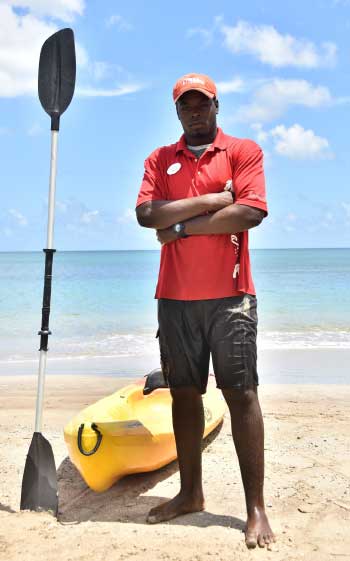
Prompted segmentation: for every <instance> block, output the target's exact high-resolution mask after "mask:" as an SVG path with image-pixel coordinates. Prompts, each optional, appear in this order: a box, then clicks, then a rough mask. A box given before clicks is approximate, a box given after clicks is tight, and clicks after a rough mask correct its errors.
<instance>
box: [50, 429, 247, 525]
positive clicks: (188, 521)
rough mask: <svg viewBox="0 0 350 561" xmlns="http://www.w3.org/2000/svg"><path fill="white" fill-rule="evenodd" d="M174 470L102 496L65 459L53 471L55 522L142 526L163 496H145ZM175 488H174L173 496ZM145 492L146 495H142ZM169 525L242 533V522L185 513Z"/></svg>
mask: <svg viewBox="0 0 350 561" xmlns="http://www.w3.org/2000/svg"><path fill="white" fill-rule="evenodd" d="M222 425H223V423H222V422H221V423H220V425H218V427H216V429H214V430H213V432H212V433H211V434H209V435H208V436H207V437H206V438H205V439H204V440H203V445H202V450H204V449H205V448H207V446H209V445H210V444H211V443H212V442H213V441H214V440H215V438H216V437H217V436H218V434H219V433H220V430H221V428H222ZM176 471H178V462H177V460H176V461H174V462H172V463H170V464H168V465H167V466H164V467H163V468H161V469H158V470H156V471H153V472H150V473H140V474H134V475H128V476H126V477H124V478H123V479H121V480H119V481H118V482H117V483H116V484H115V485H114V486H113V487H111V488H110V489H108V490H107V491H104V492H102V493H96V492H95V491H92V490H91V489H90V488H89V487H88V486H87V485H86V483H85V481H84V480H83V478H82V477H81V475H80V473H79V472H78V470H77V469H76V468H75V466H74V465H73V464H72V462H71V461H70V459H69V458H68V457H67V458H65V459H64V460H63V462H62V463H61V465H60V467H59V468H58V470H57V478H58V490H59V512H58V520H59V522H60V523H61V524H79V523H80V522H86V521H92V522H133V523H136V524H146V515H147V513H148V511H149V510H150V509H151V508H153V507H154V506H157V505H158V504H160V503H161V502H163V501H166V500H168V498H167V497H158V496H152V495H149V494H148V491H150V490H151V489H153V488H154V487H155V486H156V485H157V484H158V483H159V482H161V481H164V480H165V479H167V478H169V477H170V476H171V475H173V474H174V473H175V472H176ZM177 491H178V489H177V488H176V489H174V495H175V494H176V492H177ZM146 493H147V495H146ZM169 523H170V524H176V525H184V526H187V525H191V526H197V527H202V528H205V527H207V526H225V527H231V528H235V529H237V530H242V531H243V530H244V526H245V522H244V521H243V520H241V519H239V518H235V517H234V516H224V515H217V514H211V513H210V512H205V511H203V512H198V513H194V514H186V515H185V516H180V517H179V518H176V519H175V520H171V521H170V522H169Z"/></svg>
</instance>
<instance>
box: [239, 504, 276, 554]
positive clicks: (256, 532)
mask: <svg viewBox="0 0 350 561" xmlns="http://www.w3.org/2000/svg"><path fill="white" fill-rule="evenodd" d="M275 541H276V537H275V534H274V533H273V531H272V530H271V527H270V524H269V521H268V519H267V516H266V513H265V511H264V509H263V508H260V507H256V508H255V509H254V512H253V514H252V515H251V516H248V520H247V523H246V527H245V543H246V545H247V547H248V548H253V547H256V546H257V544H258V545H259V546H260V547H265V545H267V546H269V544H270V543H272V542H275Z"/></svg>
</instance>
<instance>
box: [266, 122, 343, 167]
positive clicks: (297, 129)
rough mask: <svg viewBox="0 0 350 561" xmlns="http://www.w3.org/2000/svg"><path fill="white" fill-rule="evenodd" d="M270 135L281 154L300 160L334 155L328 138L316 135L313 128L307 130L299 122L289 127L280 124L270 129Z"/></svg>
mask: <svg viewBox="0 0 350 561" xmlns="http://www.w3.org/2000/svg"><path fill="white" fill-rule="evenodd" d="M270 135H271V136H272V137H273V138H274V139H275V150H276V152H277V153H278V154H280V155H281V156H287V157H288V158H292V159H299V160H308V159H316V158H330V157H332V154H331V153H330V151H329V143H328V140H327V139H326V138H322V137H320V136H316V134H315V133H314V132H313V131H312V130H310V129H309V130H305V129H304V128H303V127H302V126H300V125H298V124H295V125H293V126H291V127H289V128H286V127H285V126H284V125H278V126H277V127H275V128H274V129H272V130H271V131H270Z"/></svg>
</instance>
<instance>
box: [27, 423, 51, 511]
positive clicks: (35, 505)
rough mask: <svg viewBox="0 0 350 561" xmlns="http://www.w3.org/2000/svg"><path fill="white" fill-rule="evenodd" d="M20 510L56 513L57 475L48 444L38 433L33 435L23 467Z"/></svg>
mask: <svg viewBox="0 0 350 561" xmlns="http://www.w3.org/2000/svg"><path fill="white" fill-rule="evenodd" d="M21 510H36V511H51V512H52V514H53V515H54V516H57V512H58V493H57V474H56V466H55V459H54V455H53V452H52V448H51V445H50V443H49V442H48V441H47V440H46V439H45V438H44V437H43V435H42V434H41V433H40V432H35V433H34V434H33V438H32V442H31V444H30V447H29V452H28V455H27V460H26V465H25V467H24V473H23V481H22V495H21Z"/></svg>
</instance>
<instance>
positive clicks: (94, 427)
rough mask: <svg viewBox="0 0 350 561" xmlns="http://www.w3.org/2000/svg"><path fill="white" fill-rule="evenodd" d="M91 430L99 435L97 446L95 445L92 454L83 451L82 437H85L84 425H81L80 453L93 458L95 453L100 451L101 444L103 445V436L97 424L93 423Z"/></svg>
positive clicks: (79, 436) (79, 432) (79, 435)
mask: <svg viewBox="0 0 350 561" xmlns="http://www.w3.org/2000/svg"><path fill="white" fill-rule="evenodd" d="M91 428H92V430H94V431H95V433H96V434H97V441H96V444H95V446H94V448H93V449H92V450H91V451H90V452H85V450H84V449H83V446H82V443H81V437H82V435H83V430H84V423H82V424H81V425H80V427H79V430H78V448H79V451H80V452H81V453H82V454H83V455H84V456H92V454H95V452H97V450H98V449H99V447H100V444H101V440H102V434H101V432H100V431H99V430H98V428H97V425H96V424H95V423H92V425H91Z"/></svg>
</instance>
